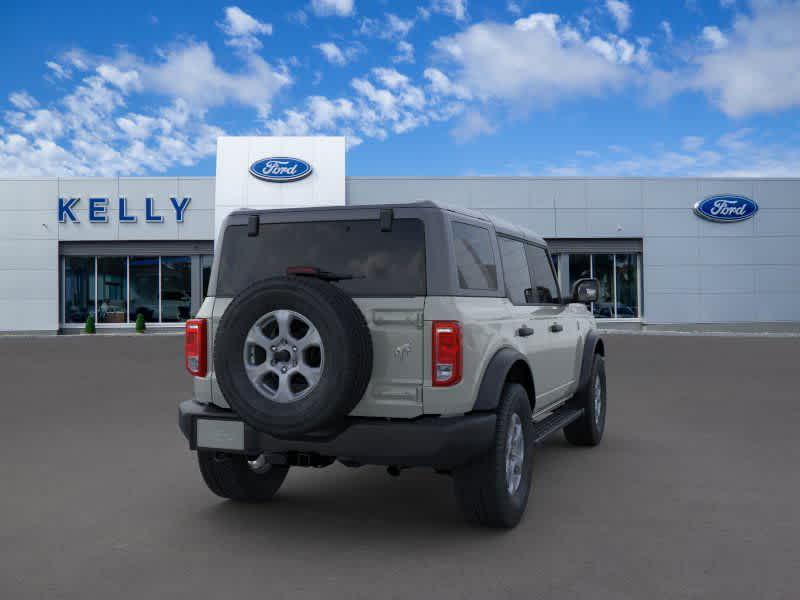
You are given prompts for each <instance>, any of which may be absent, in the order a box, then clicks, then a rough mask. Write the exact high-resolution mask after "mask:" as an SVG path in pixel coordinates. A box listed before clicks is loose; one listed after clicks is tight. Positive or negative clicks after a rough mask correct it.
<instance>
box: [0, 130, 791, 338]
mask: <svg viewBox="0 0 800 600" xmlns="http://www.w3.org/2000/svg"><path fill="white" fill-rule="evenodd" d="M268 156H273V157H297V158H299V159H301V161H300V162H303V161H305V162H306V163H307V164H308V165H310V167H313V169H312V171H311V172H310V174H309V175H308V176H305V177H304V178H303V179H300V180H297V181H291V182H285V183H274V182H272V181H268V180H267V181H265V180H263V179H260V178H258V177H254V176H253V174H252V172H250V166H251V165H252V164H254V162H255V161H257V160H258V159H263V158H264V157H268ZM344 159H345V146H344V140H343V138H222V139H221V140H220V145H219V151H218V156H217V177H216V178H214V177H173V178H146V177H140V178H136V177H134V178H127V177H120V178H28V179H0V332H48V333H54V332H58V331H62V332H68V331H71V330H79V329H80V328H81V327H82V326H83V325H84V323H85V321H86V318H87V317H88V316H90V315H91V316H92V317H94V319H95V321H96V323H97V326H98V329H101V330H103V329H109V330H113V329H115V328H126V327H132V326H133V323H134V322H135V320H136V316H137V315H139V314H142V315H144V318H145V320H146V321H147V322H148V326H149V327H150V328H151V329H153V328H154V329H158V328H170V327H175V326H179V325H180V323H181V322H183V321H185V320H186V319H187V318H190V317H191V316H192V315H193V314H194V313H195V312H196V311H197V309H198V308H199V306H200V304H201V302H202V299H203V297H204V295H205V292H206V288H207V285H208V277H209V274H210V268H211V262H212V255H213V248H214V238H215V234H216V231H217V228H218V226H219V223H221V221H222V219H223V218H224V216H225V215H226V214H228V213H229V212H230V211H232V210H235V209H237V208H240V207H241V208H277V207H285V206H300V207H303V206H317V205H341V204H352V205H363V204H374V203H388V202H392V203H396V202H415V201H420V200H433V201H436V202H441V203H446V204H451V205H453V206H458V207H464V208H470V209H474V210H480V211H484V212H487V213H492V214H494V215H496V216H498V217H500V218H503V219H505V220H507V221H511V222H514V223H517V224H520V225H523V226H525V227H528V228H530V229H532V230H534V231H536V232H538V233H540V234H541V235H542V236H544V237H545V238H547V239H548V241H549V243H550V245H551V252H552V255H553V259H554V262H555V264H556V268H557V272H558V277H559V280H560V283H561V286H562V290H563V291H564V292H566V291H567V290H568V289H569V288H570V286H571V283H572V282H573V281H574V280H575V279H577V278H579V277H583V276H593V277H596V278H597V279H598V280H599V281H600V284H601V298H600V300H599V301H598V302H597V303H595V304H594V305H593V306H592V309H593V311H594V313H595V315H596V316H597V317H598V318H599V319H602V320H603V322H605V323H607V324H609V325H612V324H613V325H614V326H633V327H640V326H645V327H656V326H661V327H681V328H686V327H695V326H697V325H699V324H702V325H724V326H731V327H738V326H742V327H749V328H752V329H756V330H761V329H763V330H772V329H791V330H794V329H797V328H800V303H798V301H797V297H798V294H800V179H651V178H630V179H603V178H599V179H589V178H535V177H534V178H530V177H441V178H422V177H345V175H344ZM708 198H734V199H736V198H744V199H746V200H747V201H748V202H751V203H752V205H753V206H754V207H755V209H754V211H753V214H751V215H749V218H744V219H741V220H731V221H729V222H720V220H719V219H717V220H710V219H709V218H703V217H702V216H700V215H698V214H697V212H696V211H695V210H694V207H695V204H697V203H698V202H701V201H703V200H705V199H708ZM730 202H732V203H735V202H736V200H731V201H730ZM733 205H734V204H731V206H733ZM734 212H735V211H734ZM711 217H712V218H713V215H711ZM734 217H736V215H734ZM736 218H738V217H736Z"/></svg>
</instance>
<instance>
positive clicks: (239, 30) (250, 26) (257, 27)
mask: <svg viewBox="0 0 800 600" xmlns="http://www.w3.org/2000/svg"><path fill="white" fill-rule="evenodd" d="M218 26H219V28H220V29H222V31H223V33H225V35H227V36H228V38H229V39H228V40H227V41H226V42H225V43H226V44H228V45H229V46H234V47H238V48H244V49H246V50H250V51H252V50H257V49H259V48H261V45H262V44H261V40H259V39H258V36H260V35H272V24H271V23H262V22H261V21H259V20H258V19H256V18H255V17H253V16H252V15H249V14H247V13H246V12H244V11H243V10H242V9H241V8H239V7H238V6H228V7H227V8H226V9H225V19H224V20H223V21H222V22H221V23H218Z"/></svg>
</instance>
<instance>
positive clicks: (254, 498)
mask: <svg viewBox="0 0 800 600" xmlns="http://www.w3.org/2000/svg"><path fill="white" fill-rule="evenodd" d="M197 462H198V464H199V465H200V473H201V474H202V475H203V480H204V481H205V482H206V485H207V486H208V489H210V490H211V491H212V492H214V493H215V494H216V495H217V496H221V497H222V498H229V499H230V500H236V501H238V502H266V501H267V500H270V499H272V497H273V496H274V495H275V494H276V492H277V491H278V489H279V488H280V487H281V484H282V483H283V480H284V479H286V474H287V473H288V472H289V467H286V466H280V465H269V464H264V461H263V458H257V459H255V460H248V459H247V457H245V456H242V455H241V454H227V453H224V452H213V451H210V450H198V452H197Z"/></svg>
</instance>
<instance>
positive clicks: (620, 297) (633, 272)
mask: <svg viewBox="0 0 800 600" xmlns="http://www.w3.org/2000/svg"><path fill="white" fill-rule="evenodd" d="M639 257H640V255H639V254H637V253H630V254H588V253H574V254H568V263H569V277H568V280H569V281H568V288H567V293H569V292H570V291H571V290H572V286H573V284H574V283H575V282H576V281H577V280H578V279H583V278H585V277H594V278H595V279H597V280H598V281H599V282H600V294H599V297H598V300H597V302H594V303H592V305H591V309H592V312H593V313H594V316H595V317H597V318H598V319H634V318H638V317H639V316H640V315H641V309H640V299H639Z"/></svg>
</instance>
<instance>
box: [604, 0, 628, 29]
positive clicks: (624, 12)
mask: <svg viewBox="0 0 800 600" xmlns="http://www.w3.org/2000/svg"><path fill="white" fill-rule="evenodd" d="M606 9H607V10H608V12H609V13H611V16H612V17H614V21H615V22H616V24H617V31H619V32H620V33H625V32H626V31H627V30H628V29H629V28H630V26H631V13H632V12H633V11H632V10H631V6H630V4H628V3H627V2H623V0H606Z"/></svg>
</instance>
